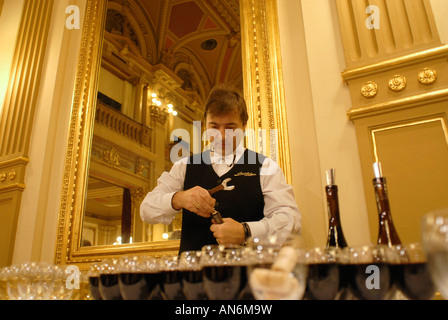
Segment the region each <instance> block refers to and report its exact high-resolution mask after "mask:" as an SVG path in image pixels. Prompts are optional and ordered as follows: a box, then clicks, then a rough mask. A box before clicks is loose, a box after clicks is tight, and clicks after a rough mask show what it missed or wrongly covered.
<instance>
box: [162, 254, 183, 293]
mask: <svg viewBox="0 0 448 320" xmlns="http://www.w3.org/2000/svg"><path fill="white" fill-rule="evenodd" d="M161 271H162V281H161V289H162V295H163V297H164V299H165V300H185V299H186V297H185V295H184V293H183V290H182V272H181V271H180V269H179V257H178V256H165V257H162V258H161Z"/></svg>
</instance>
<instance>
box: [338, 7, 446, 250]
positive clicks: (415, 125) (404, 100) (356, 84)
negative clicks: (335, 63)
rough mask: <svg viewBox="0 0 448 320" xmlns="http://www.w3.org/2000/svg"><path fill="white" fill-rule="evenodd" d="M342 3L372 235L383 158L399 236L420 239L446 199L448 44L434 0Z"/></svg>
mask: <svg viewBox="0 0 448 320" xmlns="http://www.w3.org/2000/svg"><path fill="white" fill-rule="evenodd" d="M372 6H374V7H372ZM337 9H338V15H339V23H340V28H341V36H342V41H343V45H344V51H345V60H346V65H347V69H346V70H345V71H344V72H342V78H343V80H344V81H345V82H346V83H347V84H348V86H349V89H350V94H351V98H352V106H350V107H349V108H348V111H347V115H348V118H349V119H350V120H351V121H352V122H353V123H354V126H355V130H356V135H357V139H358V149H359V155H360V160H361V166H362V171H363V180H364V188H365V195H366V201H367V209H368V214H369V222H370V229H371V232H370V233H371V235H372V241H374V242H375V241H376V237H377V230H378V214H377V212H376V210H377V209H376V203H375V198H374V193H373V186H372V177H373V169H372V163H373V162H375V161H380V162H382V164H383V171H384V174H385V175H386V176H387V177H388V184H389V195H390V200H391V209H392V214H393V216H394V221H395V225H396V226H397V229H398V233H399V234H400V237H401V240H402V241H403V242H405V243H409V242H418V241H420V219H421V217H422V215H423V214H425V213H426V212H428V211H431V210H436V209H437V208H442V207H446V206H448V198H447V197H446V195H445V193H446V192H445V190H446V187H445V181H446V180H447V179H448V168H447V166H446V165H444V164H443V163H447V162H448V148H447V147H448V131H447V120H446V119H447V118H448V111H447V108H446V103H447V102H448V101H447V100H448V74H447V73H448V62H447V58H448V46H447V45H442V44H441V42H440V38H439V35H438V31H437V27H436V23H435V20H434V17H433V13H432V9H431V4H430V1H429V0H370V1H368V2H367V1H358V0H337ZM341 112H342V110H341Z"/></svg>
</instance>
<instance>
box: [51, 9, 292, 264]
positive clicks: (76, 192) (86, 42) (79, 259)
mask: <svg viewBox="0 0 448 320" xmlns="http://www.w3.org/2000/svg"><path fill="white" fill-rule="evenodd" d="M106 8H107V0H88V1H87V7H86V13H85V20H84V25H83V31H82V32H83V33H82V42H81V47H80V53H79V59H78V67H77V74H76V83H75V88H74V93H73V101H72V112H71V118H70V127H69V137H68V141H67V153H66V159H65V168H64V180H63V187H62V196H61V206H60V214H59V221H58V230H57V242H56V253H55V263H58V264H79V265H85V264H87V263H91V262H94V261H99V260H101V259H104V258H107V257H113V256H119V255H123V254H151V255H163V254H177V251H178V246H179V242H178V240H173V241H163V242H153V243H134V244H122V245H110V246H98V247H81V246H80V244H79V242H80V240H79V238H80V234H81V228H82V221H81V219H82V213H83V210H84V208H83V207H84V195H85V191H86V181H87V173H88V163H89V161H88V160H89V158H90V145H91V140H92V135H93V120H94V112H95V108H96V92H97V79H98V75H99V69H100V63H101V56H102V52H101V51H102V38H103V30H104V23H105V14H106ZM268 13H269V14H268ZM240 14H241V35H242V48H243V50H242V51H243V70H244V71H243V72H244V79H245V80H244V87H245V96H246V100H247V103H248V108H249V114H250V119H249V123H248V127H249V128H253V129H254V132H258V131H259V129H264V130H266V131H267V136H268V137H270V138H269V139H268V141H267V143H265V144H264V145H263V147H260V146H261V144H260V143H258V141H257V138H256V136H252V137H248V146H249V147H250V148H252V149H254V150H257V151H259V152H262V153H264V154H266V155H268V156H270V157H272V158H273V159H274V160H276V161H277V162H278V163H279V165H280V167H281V168H282V169H283V170H284V173H285V176H286V178H287V181H288V182H290V181H291V170H290V159H289V142H288V134H287V124H286V111H285V105H284V87H283V75H282V71H281V70H282V69H281V58H280V57H281V56H280V39H279V31H278V18H277V0H240ZM266 131H265V132H266ZM271 132H272V133H273V134H271V135H270V134H269V133H271Z"/></svg>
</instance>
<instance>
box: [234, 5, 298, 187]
mask: <svg viewBox="0 0 448 320" xmlns="http://www.w3.org/2000/svg"><path fill="white" fill-rule="evenodd" d="M240 13H241V30H242V32H241V37H242V53H243V71H244V75H243V78H244V91H245V96H246V102H247V107H248V111H249V121H248V125H247V127H248V128H249V129H254V132H255V135H256V136H249V137H248V139H247V143H248V147H249V148H251V149H253V150H256V151H258V152H260V153H263V154H265V155H267V156H269V157H271V158H272V159H274V160H275V161H277V162H278V164H279V166H280V168H282V170H283V172H284V174H285V177H286V180H287V181H288V183H291V181H292V177H291V160H290V154H289V138H288V125H287V122H286V108H285V98H284V84H283V73H282V64H281V52H280V40H279V30H278V16H277V1H276V0H241V1H240ZM260 129H261V130H263V129H264V130H266V131H265V134H266V137H269V139H266V140H267V141H265V144H262V143H260V142H261V141H260V140H261V139H260V135H259V130H260Z"/></svg>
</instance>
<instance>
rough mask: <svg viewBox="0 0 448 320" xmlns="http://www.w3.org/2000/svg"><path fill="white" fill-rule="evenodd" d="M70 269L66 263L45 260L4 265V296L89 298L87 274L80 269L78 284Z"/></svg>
mask: <svg viewBox="0 0 448 320" xmlns="http://www.w3.org/2000/svg"><path fill="white" fill-rule="evenodd" d="M66 270H67V268H66V266H62V265H54V264H50V263H45V262H25V263H21V264H16V265H12V266H8V267H4V268H2V269H0V300H70V299H77V300H84V299H88V298H89V297H88V291H89V290H88V283H87V278H86V277H85V274H84V273H82V272H80V273H79V275H78V277H79V278H78V280H79V283H78V284H77V285H76V286H74V284H73V283H72V282H71V281H68V280H70V279H68V276H69V274H68V273H67V272H66ZM67 279H68V280H67ZM68 282H70V283H68Z"/></svg>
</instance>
